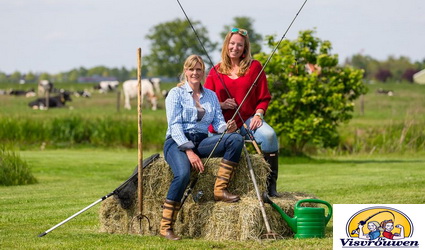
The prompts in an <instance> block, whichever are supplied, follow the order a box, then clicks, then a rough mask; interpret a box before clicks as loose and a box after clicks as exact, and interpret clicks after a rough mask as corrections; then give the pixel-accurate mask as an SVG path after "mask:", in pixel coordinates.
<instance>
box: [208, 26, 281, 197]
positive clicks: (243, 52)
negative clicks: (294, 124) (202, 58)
mask: <svg viewBox="0 0 425 250" xmlns="http://www.w3.org/2000/svg"><path fill="white" fill-rule="evenodd" d="M261 68H262V66H261V63H260V62H259V61H257V60H253V59H252V57H251V47H250V43H249V37H248V32H247V31H246V30H244V29H239V28H233V29H232V30H231V31H230V32H229V33H228V34H227V35H226V37H225V39H224V42H223V47H222V50H221V62H220V63H219V64H217V65H216V66H214V68H213V69H211V71H210V72H209V75H208V77H207V79H206V82H205V85H204V86H205V87H206V88H208V89H211V90H213V91H214V92H215V93H216V94H217V97H218V100H219V102H220V106H221V109H222V110H223V115H224V118H225V120H226V121H228V120H230V119H231V118H232V117H233V116H234V114H235V111H236V110H237V108H238V105H239V104H240V103H242V100H243V99H244V98H245V96H246V94H247V93H248V90H249V89H250V88H251V86H252V84H253V83H254V81H255V80H256V79H257V77H258V74H259V73H260V72H261ZM270 99H271V95H270V92H269V89H268V85H267V78H266V75H265V74H264V72H261V74H260V76H259V77H258V80H257V81H256V82H255V85H254V87H253V88H252V90H251V92H250V93H249V94H248V96H247V97H246V100H245V101H244V103H243V104H242V106H241V107H240V109H239V113H240V115H239V114H237V115H236V116H235V121H236V124H237V125H238V127H239V128H240V130H241V134H242V135H244V134H246V133H247V131H246V129H245V128H244V126H243V123H244V122H245V123H246V125H247V128H248V129H249V130H250V132H251V133H252V134H253V135H254V138H255V140H256V141H257V143H258V144H259V145H260V146H261V149H262V151H263V154H264V158H265V159H266V161H267V162H268V163H269V164H270V167H271V170H272V172H271V173H270V175H269V176H268V178H267V183H268V186H267V191H268V194H269V195H270V196H272V197H273V196H274V197H275V196H278V193H277V191H276V181H277V177H278V149H279V146H278V141H277V136H276V133H275V131H274V129H273V128H272V127H270V125H268V124H267V123H266V122H265V121H264V120H263V117H264V115H265V113H266V111H267V107H268V105H269V102H270ZM241 118H242V119H241ZM210 131H211V132H214V131H212V130H211V129H210Z"/></svg>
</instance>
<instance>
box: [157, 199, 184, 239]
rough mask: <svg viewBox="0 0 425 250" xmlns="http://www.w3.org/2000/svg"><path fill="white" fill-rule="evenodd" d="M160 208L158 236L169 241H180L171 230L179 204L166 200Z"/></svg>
mask: <svg viewBox="0 0 425 250" xmlns="http://www.w3.org/2000/svg"><path fill="white" fill-rule="evenodd" d="M162 208H163V210H162V219H161V226H160V230H159V235H160V236H162V237H164V238H166V239H169V240H180V237H179V236H177V235H175V234H174V230H173V225H174V222H175V221H176V218H177V214H178V213H179V210H180V202H176V201H172V200H167V199H166V200H165V202H164V205H163V206H162Z"/></svg>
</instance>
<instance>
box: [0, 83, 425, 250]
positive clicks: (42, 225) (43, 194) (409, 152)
mask: <svg viewBox="0 0 425 250" xmlns="http://www.w3.org/2000/svg"><path fill="white" fill-rule="evenodd" d="M76 86H77V87H79V86H78V85H70V86H65V87H66V88H67V89H69V88H77V87H76ZM20 87H22V86H20ZM169 87H171V85H169V86H168V87H167V88H169ZM368 87H369V89H370V91H369V94H368V95H366V96H365V99H364V107H365V109H364V114H361V112H360V109H359V107H360V100H359V101H356V109H355V112H354V118H353V120H352V121H350V123H348V124H346V125H343V126H342V127H341V133H342V134H343V137H344V138H345V140H346V144H349V145H350V146H352V147H353V148H355V149H356V150H353V151H354V152H356V153H355V154H347V153H339V152H338V151H330V152H329V151H327V152H320V151H319V152H318V154H315V155H311V156H310V157H305V158H286V157H281V161H280V166H279V168H280V172H279V180H278V187H279V191H282V192H283V191H291V192H298V191H299V192H305V193H309V194H313V195H315V196H317V197H318V198H320V199H322V200H325V201H328V202H330V203H331V204H352V203H354V204H370V203H372V204H375V203H378V204H382V203H387V204H393V203H394V204H423V203H425V195H424V193H425V168H424V166H425V153H424V152H425V151H423V150H418V149H421V147H422V148H423V145H422V144H420V143H422V142H421V140H422V139H421V138H422V137H421V136H423V127H424V123H425V115H424V114H425V110H424V109H425V91H424V87H425V86H419V85H410V84H375V85H368ZM0 88H2V89H4V88H7V87H4V86H2V85H1V84H0ZM377 88H385V89H392V90H394V92H395V95H394V96H391V97H390V96H384V95H377V94H375V90H376V89H377ZM74 90H76V89H74ZM116 100H117V96H116V94H115V93H111V94H107V95H100V94H96V95H94V96H93V97H92V98H89V99H82V98H80V99H77V98H74V101H73V102H71V103H70V104H69V105H67V106H72V109H51V110H48V111H47V112H46V111H35V110H31V109H30V108H29V107H28V106H26V105H27V103H28V102H29V99H26V98H23V97H12V96H0V117H12V118H13V119H20V118H21V117H22V118H25V119H26V118H28V117H29V118H31V119H52V118H57V117H67V116H69V115H70V114H76V115H79V116H83V117H89V118H96V117H105V116H115V117H118V118H122V119H127V118H128V117H130V119H134V121H137V113H136V110H135V109H133V110H131V111H127V110H123V109H122V108H121V109H120V111H117V107H116ZM121 101H122V99H121ZM162 107H163V106H162ZM143 115H144V119H146V120H145V122H152V123H162V122H165V111H164V110H163V109H161V110H159V111H157V112H153V111H150V110H148V109H144V111H143ZM415 125H417V126H419V128H415V127H414V126H415ZM388 128H390V129H388ZM370 131H372V132H373V133H378V132H379V131H382V133H381V134H382V135H385V136H381V137H379V136H377V137H376V138H378V139H379V138H380V140H378V139H376V140H374V141H372V142H368V143H366V142H364V141H362V140H360V139H359V137H361V135H362V133H363V134H365V135H364V136H365V137H368V135H369V134H367V133H369V132H370ZM376 131H378V132H376ZM388 131H389V132H388ZM403 131H405V132H403ZM412 131H413V133H412ZM164 132H165V131H164ZM372 132H370V133H372ZM408 132H410V133H411V134H409V133H408ZM353 134H355V135H356V136H357V137H356V136H354V137H353ZM403 135H404V136H403ZM135 136H136V135H135ZM353 138H354V139H353ZM402 140H404V141H402ZM408 140H409V141H408ZM399 142H402V143H403V144H406V145H409V143H410V144H413V143H417V142H419V145H418V146H416V147H415V148H412V149H406V147H407V146H406V147H400V146H399V144H400V143H399ZM370 143H375V144H373V145H372V147H371V146H370ZM353 145H354V146H353ZM17 146H18V148H19V145H17ZM21 146H24V145H21ZM373 147H375V149H373ZM381 149H382V150H381ZM384 149H385V150H384ZM155 152H159V151H149V152H144V156H145V157H147V156H149V155H151V154H152V153H155ZM19 154H20V155H21V157H22V158H23V159H24V160H26V161H27V162H28V165H29V166H30V167H31V169H32V172H33V174H34V175H35V177H36V178H37V180H38V184H34V185H27V186H12V187H4V186H0V204H1V205H0V248H1V249H123V248H142V249H157V248H160V249H180V248H187V249H209V248H235V249H246V248H260V249H261V248H270V249H332V225H333V221H332V220H331V222H330V223H329V224H328V225H327V228H326V238H324V239H304V240H295V239H292V238H287V239H284V240H279V241H261V242H255V241H247V242H234V241H232V242H215V241H205V240H200V239H183V240H182V241H180V242H170V241H167V240H164V239H161V238H159V237H142V236H138V235H111V234H105V233H100V232H99V218H98V217H99V215H98V210H99V206H95V207H93V208H91V209H90V210H88V211H86V212H84V213H83V214H81V215H79V216H78V217H76V218H75V219H73V220H71V221H70V222H68V223H66V224H65V225H63V226H61V227H59V228H57V229H55V230H54V231H52V232H51V233H49V234H48V235H46V236H44V237H43V238H38V237H37V235H38V234H40V233H42V232H44V231H45V230H47V229H49V228H51V227H52V226H54V225H56V224H57V223H59V222H61V221H63V220H65V219H66V218H68V217H69V216H71V215H73V214H74V213H76V212H78V211H79V210H81V209H83V208H84V207H86V206H88V205H90V204H91V203H92V202H94V201H96V200H98V199H99V198H100V197H102V196H104V195H106V194H108V193H109V192H111V191H113V190H114V189H115V188H116V187H118V186H119V185H120V184H121V183H122V182H123V181H125V180H126V179H127V178H128V177H129V176H130V174H131V172H132V171H133V169H134V167H135V166H136V164H137V151H136V149H123V148H95V147H81V148H72V149H67V148H64V149H57V150H54V149H46V150H40V149H39V147H32V148H29V149H26V150H23V151H20V152H19Z"/></svg>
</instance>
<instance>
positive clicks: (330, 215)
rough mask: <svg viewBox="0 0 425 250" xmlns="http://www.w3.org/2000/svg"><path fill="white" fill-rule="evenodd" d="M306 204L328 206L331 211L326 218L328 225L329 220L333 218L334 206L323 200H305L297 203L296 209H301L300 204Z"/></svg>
mask: <svg viewBox="0 0 425 250" xmlns="http://www.w3.org/2000/svg"><path fill="white" fill-rule="evenodd" d="M304 202H311V203H322V204H324V205H326V206H327V207H328V209H329V211H328V216H326V218H325V224H328V222H329V220H330V219H331V217H332V206H331V204H329V203H328V202H326V201H322V200H318V199H304V200H299V201H297V203H296V204H295V207H300V204H301V203H304Z"/></svg>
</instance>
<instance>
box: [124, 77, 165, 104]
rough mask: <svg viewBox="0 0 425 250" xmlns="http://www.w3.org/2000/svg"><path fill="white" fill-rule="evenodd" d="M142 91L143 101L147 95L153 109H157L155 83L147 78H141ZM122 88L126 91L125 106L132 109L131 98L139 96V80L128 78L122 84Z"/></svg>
mask: <svg viewBox="0 0 425 250" xmlns="http://www.w3.org/2000/svg"><path fill="white" fill-rule="evenodd" d="M141 86H142V93H141V98H142V100H141V101H142V102H143V97H144V96H147V98H148V99H149V101H150V102H151V104H152V110H156V109H157V100H158V98H157V97H156V95H155V92H154V87H153V84H152V83H151V82H150V81H149V80H147V79H143V80H141ZM122 89H123V93H124V108H125V109H128V110H130V109H131V106H130V99H132V98H136V97H137V90H138V81H137V80H127V81H125V82H124V83H123V84H122Z"/></svg>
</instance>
